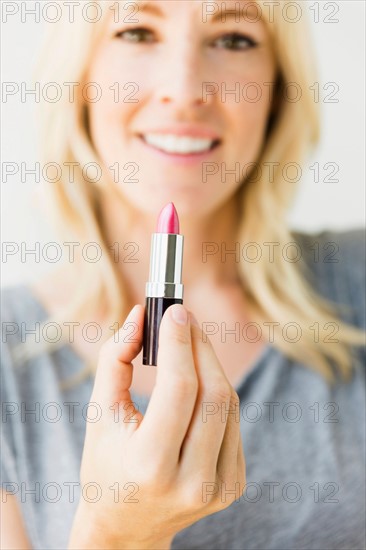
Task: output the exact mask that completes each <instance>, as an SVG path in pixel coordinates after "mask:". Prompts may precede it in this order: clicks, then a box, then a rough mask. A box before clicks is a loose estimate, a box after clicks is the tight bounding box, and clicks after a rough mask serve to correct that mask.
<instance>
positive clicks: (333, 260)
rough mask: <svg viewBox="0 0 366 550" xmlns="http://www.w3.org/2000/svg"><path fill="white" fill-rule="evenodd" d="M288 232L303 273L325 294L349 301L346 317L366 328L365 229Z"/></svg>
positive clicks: (331, 298)
mask: <svg viewBox="0 0 366 550" xmlns="http://www.w3.org/2000/svg"><path fill="white" fill-rule="evenodd" d="M291 234H292V237H293V238H294V241H296V243H297V244H298V247H299V256H300V255H301V263H302V265H303V266H304V276H305V277H306V278H307V279H308V280H309V282H310V283H311V284H313V286H314V287H315V288H316V290H317V291H318V292H320V293H321V294H322V295H323V296H324V297H325V298H327V299H330V300H332V301H334V302H336V303H340V304H346V305H349V306H350V307H351V310H352V313H351V314H350V316H348V319H347V320H349V321H351V322H352V323H356V325H357V326H359V327H363V328H366V318H365V301H366V230H365V229H364V228H355V229H348V230H323V231H319V232H316V233H304V232H300V231H291ZM346 317H347V316H346Z"/></svg>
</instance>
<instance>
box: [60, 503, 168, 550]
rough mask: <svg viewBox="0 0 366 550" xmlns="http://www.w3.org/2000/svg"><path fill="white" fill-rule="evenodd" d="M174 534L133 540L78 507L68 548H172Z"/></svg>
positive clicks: (95, 549)
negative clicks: (113, 530)
mask: <svg viewBox="0 0 366 550" xmlns="http://www.w3.org/2000/svg"><path fill="white" fill-rule="evenodd" d="M173 538H174V537H173V536H169V537H165V538H164V537H163V538H161V539H160V540H158V541H155V540H154V541H153V540H148V539H144V540H141V538H139V540H138V533H136V540H131V537H128V539H127V538H124V537H123V534H122V533H121V536H118V535H114V534H112V533H110V532H109V531H108V529H107V528H105V527H101V526H100V525H99V523H98V521H96V520H95V518H91V517H90V515H89V514H88V513H87V512H85V510H83V509H82V508H80V507H78V509H77V511H76V514H75V517H74V522H73V525H72V529H71V534H70V539H69V544H68V547H67V548H68V550H170V547H171V543H172V540H173Z"/></svg>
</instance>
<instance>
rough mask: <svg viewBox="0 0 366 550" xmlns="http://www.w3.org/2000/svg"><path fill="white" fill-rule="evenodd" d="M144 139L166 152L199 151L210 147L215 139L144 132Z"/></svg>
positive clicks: (186, 152) (184, 152)
mask: <svg viewBox="0 0 366 550" xmlns="http://www.w3.org/2000/svg"><path fill="white" fill-rule="evenodd" d="M143 137H144V140H145V141H146V143H148V144H149V145H153V146H154V147H157V148H158V149H161V150H162V151H166V152H167V153H180V154H189V153H199V152H202V151H208V150H209V149H211V147H212V144H213V142H214V141H215V140H212V139H202V138H199V139H198V138H192V137H188V136H182V137H181V136H176V135H174V134H164V135H163V134H144V136H143Z"/></svg>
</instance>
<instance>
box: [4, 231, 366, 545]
mask: <svg viewBox="0 0 366 550" xmlns="http://www.w3.org/2000/svg"><path fill="white" fill-rule="evenodd" d="M293 236H294V238H295V239H296V240H297V242H298V243H299V245H300V246H301V252H302V258H303V259H304V260H305V261H306V263H307V264H308V265H309V267H310V269H311V274H312V275H311V282H312V284H313V285H314V287H315V288H316V289H317V290H318V292H320V293H321V294H322V295H324V296H325V297H327V298H329V299H331V300H333V301H335V302H337V303H345V304H348V305H349V306H350V309H349V312H348V313H345V314H344V315H343V318H344V319H346V320H348V321H351V322H353V323H354V324H356V325H357V326H359V327H364V328H365V326H366V323H365V232H364V230H363V229H356V230H350V231H346V232H335V231H325V232H321V233H317V234H313V235H306V234H304V233H298V232H293ZM329 243H332V244H329ZM301 261H302V260H301ZM2 301H3V304H2V305H3V323H11V322H13V323H16V324H17V326H18V327H19V332H18V333H16V334H14V335H13V336H7V337H5V334H3V341H4V340H6V342H5V343H3V351H2V362H1V376H2V381H1V382H2V385H1V399H2V402H3V403H2V408H3V419H2V431H1V444H2V453H1V477H2V479H1V481H2V487H3V488H4V489H7V490H10V491H12V492H14V493H15V494H16V496H17V498H18V499H19V503H20V506H21V510H22V513H23V517H24V521H25V524H26V528H27V531H28V535H29V537H30V540H31V543H32V545H33V547H34V548H37V549H38V548H39V549H41V548H44V549H47V550H49V549H58V550H59V549H63V548H67V542H68V539H69V534H70V529H71V525H72V521H73V516H74V513H75V510H76V506H77V502H78V499H79V494H80V492H79V491H80V485H79V469H80V463H81V455H82V449H83V442H84V436H85V427H86V421H85V419H84V417H85V410H86V409H85V407H86V406H87V404H88V402H89V400H90V396H91V392H92V388H93V379H92V377H89V378H87V379H85V380H84V381H82V382H81V383H79V385H77V386H76V387H74V388H71V389H68V390H64V391H61V390H60V389H59V381H61V380H64V379H66V378H68V377H69V376H70V375H72V374H75V373H77V372H78V371H80V369H82V368H83V364H82V363H81V360H80V358H79V357H78V356H77V354H76V353H75V352H74V351H73V349H72V348H71V347H70V346H64V347H63V348H62V349H60V350H59V351H56V352H53V353H50V354H43V355H40V356H39V357H37V358H35V359H32V360H30V361H28V362H26V363H25V364H23V365H21V366H20V367H19V368H17V369H16V368H14V364H13V363H14V360H13V359H12V349H13V346H14V345H15V343H17V342H19V340H20V337H21V323H25V326H26V327H27V328H28V329H29V328H30V327H32V326H33V325H34V324H35V323H36V322H37V321H38V322H39V321H41V320H43V319H45V318H46V317H47V312H46V311H45V310H44V309H43V308H42V306H41V305H40V303H39V302H37V300H36V299H35V297H34V296H33V295H32V294H31V292H30V290H29V288H28V287H27V286H25V285H16V286H14V287H9V288H6V289H4V290H3V294H2ZM315 321H316V320H315V319H314V322H315ZM3 326H4V325H3ZM9 326H10V325H9V324H8V325H7V327H9ZM14 326H16V325H14ZM294 345H296V344H294ZM330 345H331V344H330ZM235 389H236V391H237V392H238V394H239V397H240V425H241V431H242V438H243V444H244V450H245V456H246V465H247V487H246V489H245V491H244V492H243V494H242V496H241V497H240V499H239V500H238V501H237V502H233V503H232V504H231V505H230V506H229V507H228V508H226V509H225V510H223V511H220V512H217V513H215V514H212V515H210V516H208V517H205V518H203V519H202V520H200V521H198V522H197V523H195V524H194V525H192V526H190V527H188V528H186V529H185V530H183V531H181V532H180V533H178V534H177V535H176V536H175V538H174V540H173V544H172V548H173V549H174V550H178V549H210V550H212V549H225V550H228V549H261V550H263V549H276V550H277V549H281V550H285V549H314V550H315V549H316V550H319V549H347V550H349V549H357V550H359V549H361V548H364V547H365V348H364V347H358V348H356V349H355V351H354V374H353V377H352V380H351V382H349V383H342V382H338V383H337V385H336V386H335V387H334V388H331V387H330V386H328V385H327V383H326V382H325V380H324V379H323V378H322V377H321V376H320V375H319V374H317V373H316V372H314V371H312V370H311V369H310V368H308V367H307V366H305V365H303V364H301V363H296V362H294V361H292V360H290V359H288V358H287V357H285V356H284V355H283V354H282V353H281V352H280V351H278V350H277V349H276V348H275V347H274V346H273V345H271V344H270V343H269V344H268V345H267V346H266V347H265V348H264V351H263V353H262V354H261V356H260V357H259V359H257V360H256V361H255V362H254V364H253V365H252V367H251V368H250V369H249V371H248V372H247V373H246V374H245V375H244V376H243V378H242V380H241V382H240V384H239V385H238V386H237V387H236V388H235ZM132 397H133V400H134V401H135V403H136V404H137V405H138V406H139V409H140V410H141V411H142V413H144V412H145V410H146V407H147V405H148V398H147V397H144V396H140V395H137V394H136V393H134V392H132ZM29 411H35V412H34V413H33V414H31V413H30V412H29ZM94 495H95V493H92V492H91V493H90V495H89V496H88V498H93V496H94ZM136 513H138V511H137V512H136Z"/></svg>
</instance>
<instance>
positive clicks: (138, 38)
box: [115, 28, 152, 43]
mask: <svg viewBox="0 0 366 550" xmlns="http://www.w3.org/2000/svg"><path fill="white" fill-rule="evenodd" d="M149 35H150V36H149ZM151 35H152V33H151V31H149V30H148V29H144V28H135V29H128V30H125V31H121V32H118V33H117V34H116V35H115V36H116V38H122V39H123V40H126V41H127V42H138V43H139V42H152V39H151V38H152V36H151Z"/></svg>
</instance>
